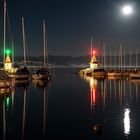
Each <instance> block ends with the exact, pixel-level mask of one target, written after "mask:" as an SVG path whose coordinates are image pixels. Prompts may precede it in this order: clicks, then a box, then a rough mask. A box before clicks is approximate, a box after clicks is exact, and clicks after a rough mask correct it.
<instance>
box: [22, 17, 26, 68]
mask: <svg viewBox="0 0 140 140" xmlns="http://www.w3.org/2000/svg"><path fill="white" fill-rule="evenodd" d="M22 33H23V50H24V65H25V66H26V53H25V52H26V48H25V47H26V46H25V30H24V17H22Z"/></svg>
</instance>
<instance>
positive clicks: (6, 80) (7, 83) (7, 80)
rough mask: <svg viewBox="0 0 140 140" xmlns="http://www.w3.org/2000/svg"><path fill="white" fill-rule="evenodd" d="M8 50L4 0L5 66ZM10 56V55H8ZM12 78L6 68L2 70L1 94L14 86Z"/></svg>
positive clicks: (0, 76) (0, 77)
mask: <svg viewBox="0 0 140 140" xmlns="http://www.w3.org/2000/svg"><path fill="white" fill-rule="evenodd" d="M5 50H6V0H4V55H3V64H4V67H5V61H6V60H7V58H6V59H5V52H6V51H5ZM8 58H9V57H8ZM8 60H9V59H8ZM12 84H13V83H12V78H11V77H10V76H9V74H8V73H7V72H6V70H5V68H4V69H1V70H0V94H1V93H3V92H4V91H5V90H6V89H7V88H8V90H9V89H10V88H11V87H12Z"/></svg>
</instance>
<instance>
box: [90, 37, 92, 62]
mask: <svg viewBox="0 0 140 140" xmlns="http://www.w3.org/2000/svg"><path fill="white" fill-rule="evenodd" d="M90 57H91V59H92V35H91V42H90Z"/></svg>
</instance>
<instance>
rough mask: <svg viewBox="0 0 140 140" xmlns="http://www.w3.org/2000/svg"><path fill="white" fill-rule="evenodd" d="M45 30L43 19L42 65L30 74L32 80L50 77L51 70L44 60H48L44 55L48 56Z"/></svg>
mask: <svg viewBox="0 0 140 140" xmlns="http://www.w3.org/2000/svg"><path fill="white" fill-rule="evenodd" d="M45 30H46V29H45V21H43V44H44V67H42V68H40V69H38V70H37V71H36V72H35V73H34V74H32V78H33V79H34V80H49V79H50V78H51V70H50V67H49V66H48V62H46V61H48V59H47V60H46V57H47V58H48V55H46V52H47V50H46V49H47V47H46V46H47V43H46V31H45ZM47 54H48V53H47ZM46 63H47V64H46Z"/></svg>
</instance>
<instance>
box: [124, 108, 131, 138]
mask: <svg viewBox="0 0 140 140" xmlns="http://www.w3.org/2000/svg"><path fill="white" fill-rule="evenodd" d="M123 122H124V134H126V136H127V135H128V134H130V109H129V108H125V109H124V120H123Z"/></svg>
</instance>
